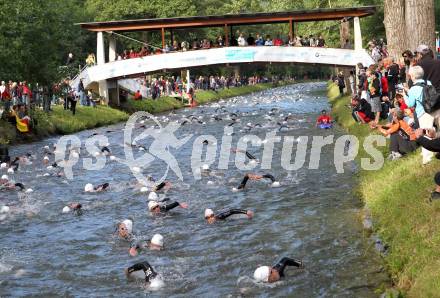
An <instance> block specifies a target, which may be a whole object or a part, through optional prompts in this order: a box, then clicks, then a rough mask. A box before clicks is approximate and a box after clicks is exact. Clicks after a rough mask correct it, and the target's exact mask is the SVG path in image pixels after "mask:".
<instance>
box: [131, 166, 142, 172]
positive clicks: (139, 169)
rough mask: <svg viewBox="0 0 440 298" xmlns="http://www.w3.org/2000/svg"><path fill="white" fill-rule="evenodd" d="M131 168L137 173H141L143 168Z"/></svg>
mask: <svg viewBox="0 0 440 298" xmlns="http://www.w3.org/2000/svg"><path fill="white" fill-rule="evenodd" d="M131 170H132V171H133V172H135V173H140V172H141V168H139V167H132V168H131Z"/></svg>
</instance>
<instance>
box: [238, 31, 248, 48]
mask: <svg viewBox="0 0 440 298" xmlns="http://www.w3.org/2000/svg"><path fill="white" fill-rule="evenodd" d="M237 43H238V46H239V47H245V46H246V39H245V38H244V36H243V33H240V36H239V37H238V38H237Z"/></svg>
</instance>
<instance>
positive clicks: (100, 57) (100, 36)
mask: <svg viewBox="0 0 440 298" xmlns="http://www.w3.org/2000/svg"><path fill="white" fill-rule="evenodd" d="M96 62H97V64H98V65H101V64H104V63H105V51H104V33H103V32H102V31H100V32H98V33H97V36H96Z"/></svg>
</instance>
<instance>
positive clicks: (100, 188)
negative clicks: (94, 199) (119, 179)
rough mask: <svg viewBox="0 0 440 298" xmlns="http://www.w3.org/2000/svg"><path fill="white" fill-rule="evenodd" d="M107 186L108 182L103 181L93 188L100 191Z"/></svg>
mask: <svg viewBox="0 0 440 298" xmlns="http://www.w3.org/2000/svg"><path fill="white" fill-rule="evenodd" d="M109 186H110V184H109V183H104V184H100V185H98V186H96V187H94V188H93V189H94V190H95V191H97V190H100V191H102V190H106V189H107V187H109Z"/></svg>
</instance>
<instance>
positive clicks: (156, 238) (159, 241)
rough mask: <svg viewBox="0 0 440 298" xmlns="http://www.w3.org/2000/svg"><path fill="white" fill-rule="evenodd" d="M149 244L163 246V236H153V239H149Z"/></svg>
mask: <svg viewBox="0 0 440 298" xmlns="http://www.w3.org/2000/svg"><path fill="white" fill-rule="evenodd" d="M151 244H154V245H157V246H163V236H162V235H161V234H154V235H153V238H151Z"/></svg>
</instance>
